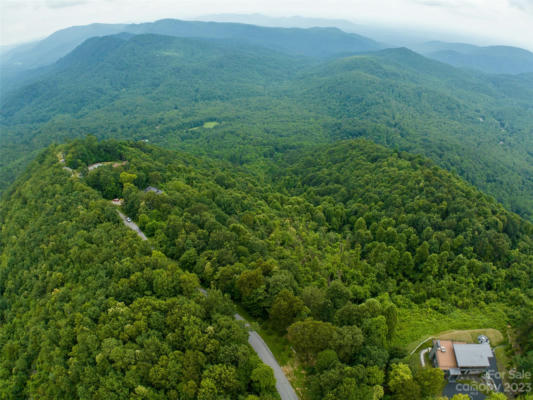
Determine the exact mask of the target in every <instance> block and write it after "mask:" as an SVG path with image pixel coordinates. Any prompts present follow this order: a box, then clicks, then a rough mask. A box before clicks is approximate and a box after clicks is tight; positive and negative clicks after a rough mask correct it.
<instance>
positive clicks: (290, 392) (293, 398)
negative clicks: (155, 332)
mask: <svg viewBox="0 0 533 400" xmlns="http://www.w3.org/2000/svg"><path fill="white" fill-rule="evenodd" d="M117 211H118V210H117ZM118 215H120V218H121V219H122V222H124V224H125V225H126V226H127V227H128V228H130V229H131V230H133V231H135V232H136V233H137V235H139V237H140V238H141V239H142V240H148V238H147V237H146V235H145V234H144V233H143V231H141V230H140V228H139V227H138V226H137V224H136V223H135V222H133V221H131V222H128V218H127V217H126V216H125V215H124V214H122V213H121V212H120V211H118ZM199 290H200V292H201V293H203V294H204V295H206V296H207V291H206V290H205V289H204V288H200V289H199ZM234 317H235V319H236V320H238V321H244V326H245V327H246V328H250V324H249V323H248V322H247V321H246V320H245V319H244V318H243V317H241V316H240V315H239V314H235V315H234ZM248 343H250V346H252V348H253V349H254V351H255V352H256V353H257V355H258V356H259V358H260V359H261V361H263V363H265V364H266V365H268V366H269V367H270V368H272V370H273V371H274V378H275V379H276V390H277V391H278V393H279V396H280V397H281V400H298V396H297V395H296V392H295V391H294V389H293V388H292V386H291V384H290V383H289V380H288V379H287V377H286V376H285V374H284V373H283V370H282V369H281V367H280V365H279V364H278V362H277V361H276V358H275V357H274V355H273V354H272V352H271V351H270V349H269V348H268V346H267V344H266V343H265V341H264V340H263V339H262V338H261V336H259V334H258V333H257V332H256V331H254V330H251V329H248Z"/></svg>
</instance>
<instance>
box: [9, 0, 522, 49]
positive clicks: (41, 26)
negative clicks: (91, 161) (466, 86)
mask: <svg viewBox="0 0 533 400" xmlns="http://www.w3.org/2000/svg"><path fill="white" fill-rule="evenodd" d="M217 13H236V14H249V13H261V14H266V15H271V16H276V17H282V16H295V15H298V16H304V17H320V18H342V19H345V20H349V21H352V22H355V23H365V24H368V23H370V24H372V23H375V24H380V25H394V26H395V27H406V29H407V27H409V28H416V29H421V30H437V31H449V32H455V33H459V34H461V35H462V36H466V37H469V36H473V37H477V38H485V42H486V43H484V44H506V45H515V46H520V47H524V48H527V49H529V50H532V51H533V0H333V1H331V0H321V1H317V0H313V1H311V0H307V1H302V0H269V1H256V0H222V1H221V0H219V1H214V0H186V1H182V0H0V45H12V44H18V43H23V42H28V41H32V40H35V39H40V38H43V37H46V36H47V35H50V34H51V33H53V32H55V31H57V30H59V29H62V28H66V27H69V26H73V25H86V24H90V23H93V22H103V23H131V22H149V21H154V20H157V19H161V18H178V19H194V18H195V17H198V16H201V15H207V14H217Z"/></svg>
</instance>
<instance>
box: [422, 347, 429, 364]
mask: <svg viewBox="0 0 533 400" xmlns="http://www.w3.org/2000/svg"><path fill="white" fill-rule="evenodd" d="M429 351H431V347H428V348H427V349H424V350H422V351H421V352H420V364H422V367H425V366H426V360H425V359H424V356H425V355H426V353H427V352H429Z"/></svg>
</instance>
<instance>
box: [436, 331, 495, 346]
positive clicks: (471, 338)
mask: <svg viewBox="0 0 533 400" xmlns="http://www.w3.org/2000/svg"><path fill="white" fill-rule="evenodd" d="M479 335H485V336H487V337H488V338H489V339H490V343H491V345H492V346H498V345H500V344H501V343H503V341H504V340H505V339H504V337H503V334H502V333H501V332H500V331H499V330H497V329H492V328H488V329H470V330H462V331H459V330H455V331H447V332H441V333H439V334H438V335H435V337H437V338H439V339H448V340H455V341H458V342H467V343H472V342H473V343H477V337H478V336H479Z"/></svg>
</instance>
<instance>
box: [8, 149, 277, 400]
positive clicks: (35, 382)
mask: <svg viewBox="0 0 533 400" xmlns="http://www.w3.org/2000/svg"><path fill="white" fill-rule="evenodd" d="M113 151H119V150H118V149H115V145H114V144H112V143H109V144H107V145H104V146H102V151H101V152H100V154H108V155H110V154H113ZM57 161H58V159H57V155H56V150H55V148H50V149H49V150H47V151H46V152H45V153H42V154H41V155H40V156H39V157H38V158H37V160H36V161H34V162H33V164H32V165H31V167H30V169H29V170H28V171H27V172H26V173H25V174H24V176H22V177H21V178H20V179H19V180H18V181H17V182H16V184H15V186H13V188H12V190H11V193H10V195H9V198H7V199H6V200H5V201H4V202H3V203H2V205H1V206H0V225H1V227H2V230H1V234H0V252H1V258H0V349H1V350H0V354H1V356H0V397H1V398H2V399H23V398H34V399H74V398H79V399H105V400H108V399H220V398H224V399H245V398H246V399H247V400H254V399H256V400H257V399H259V398H261V399H263V398H264V399H277V398H278V396H277V393H276V392H275V389H274V377H273V375H272V371H271V369H270V368H268V367H266V366H265V365H264V364H262V363H261V362H260V361H259V358H258V357H257V356H256V355H255V353H254V352H253V350H252V349H251V348H250V347H249V346H248V344H247V336H248V335H247V333H246V331H245V329H244V327H243V326H242V325H241V324H240V323H238V322H237V321H235V320H234V318H233V312H234V311H233V305H232V303H231V302H230V301H229V300H228V299H227V298H225V297H224V296H223V295H222V294H221V292H220V291H218V290H212V291H209V292H208V295H207V296H204V295H202V294H201V293H200V292H199V291H198V288H199V287H200V283H199V279H198V277H197V276H196V275H195V274H193V273H191V272H187V271H183V270H182V269H181V268H180V266H179V264H178V263H177V262H176V261H172V260H171V259H169V258H167V257H165V255H163V254H162V253H161V252H159V251H156V250H152V249H151V248H150V245H149V244H147V243H146V242H142V241H140V240H138V238H137V237H136V236H135V234H134V233H133V232H131V231H130V230H128V229H127V228H126V227H125V226H124V225H123V224H122V222H121V221H120V219H119V217H118V214H117V213H116V210H114V209H113V206H112V205H110V203H109V202H107V201H105V200H103V199H102V197H101V196H100V195H99V193H97V192H96V191H95V190H93V189H91V188H90V187H88V186H87V185H86V184H84V183H83V182H82V181H79V180H77V179H71V178H70V175H71V174H70V173H69V172H67V171H65V170H64V169H62V167H61V166H60V165H58V162H57Z"/></svg>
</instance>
